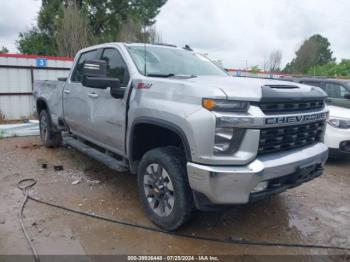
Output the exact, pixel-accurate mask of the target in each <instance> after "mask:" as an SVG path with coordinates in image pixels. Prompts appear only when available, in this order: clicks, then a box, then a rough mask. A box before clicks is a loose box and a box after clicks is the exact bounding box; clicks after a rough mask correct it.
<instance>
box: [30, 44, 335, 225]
mask: <svg viewBox="0 0 350 262" xmlns="http://www.w3.org/2000/svg"><path fill="white" fill-rule="evenodd" d="M60 80H61V81H42V82H36V83H35V90H34V97H35V101H36V110H37V113H38V115H39V119H40V134H41V139H42V141H43V143H44V144H45V145H46V146H48V147H56V146H59V145H60V144H61V142H62V141H63V142H64V143H65V144H67V145H70V146H72V147H74V148H76V149H78V150H80V151H82V152H84V153H86V154H88V155H89V156H91V157H93V158H95V159H97V160H99V161H101V162H103V163H105V164H106V165H108V166H109V167H111V168H113V169H115V170H118V171H129V172H130V173H132V174H137V177H138V190H139V195H140V199H141V202H142V204H143V206H144V208H145V212H146V213H147V215H148V216H149V217H150V219H151V220H152V221H153V222H154V223H155V224H156V225H158V226H160V227H161V228H163V229H166V230H175V229H177V228H178V227H180V226H181V225H183V224H184V223H185V222H187V221H189V220H190V218H191V216H192V214H193V212H194V211H195V210H196V209H200V210H211V209H215V208H217V207H220V206H226V205H233V204H246V203H248V202H251V201H255V200H258V199H261V198H263V197H266V196H270V195H272V194H276V193H280V192H282V191H284V190H286V189H289V188H292V187H295V186H298V185H300V184H302V183H304V182H307V181H309V180H312V179H314V178H316V177H318V176H320V175H322V172H323V166H324V163H325V161H326V159H327V157H328V150H327V147H326V146H325V145H324V144H323V136H324V130H325V121H326V119H327V117H328V108H327V105H326V103H325V99H326V94H325V93H324V92H323V91H322V90H321V89H319V88H318V87H312V86H307V85H303V84H298V83H287V82H279V81H274V80H265V79H252V78H235V77H232V76H230V75H228V74H227V73H226V72H225V71H224V70H222V69H220V68H218V67H217V66H216V65H215V64H213V63H212V62H210V61H209V60H208V59H206V58H205V57H203V56H201V55H199V54H196V53H195V52H193V51H192V50H190V49H189V48H177V47H174V46H164V45H149V44H147V45H145V44H129V43H110V44H103V45H98V46H93V47H89V48H86V49H84V50H81V51H80V52H79V53H78V54H77V56H76V58H75V63H74V66H73V68H72V70H71V72H70V74H69V76H68V78H67V79H65V80H64V81H63V79H60Z"/></svg>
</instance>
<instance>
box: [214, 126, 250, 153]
mask: <svg viewBox="0 0 350 262" xmlns="http://www.w3.org/2000/svg"><path fill="white" fill-rule="evenodd" d="M244 133H245V130H244V129H240V128H232V127H231V128H228V127H216V129H215V145H214V154H215V155H232V154H233V153H235V152H236V151H237V150H238V148H239V146H240V143H241V141H242V138H243V136H244Z"/></svg>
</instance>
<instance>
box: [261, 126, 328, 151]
mask: <svg viewBox="0 0 350 262" xmlns="http://www.w3.org/2000/svg"><path fill="white" fill-rule="evenodd" d="M324 128H325V122H324V121H320V122H315V123H311V124H305V125H299V126H287V127H276V128H265V129H261V133H260V142H259V151H258V154H259V155H262V154H268V153H274V152H280V151H286V150H290V149H294V148H298V147H304V146H308V145H312V144H315V143H318V142H321V141H322V136H323V132H324Z"/></svg>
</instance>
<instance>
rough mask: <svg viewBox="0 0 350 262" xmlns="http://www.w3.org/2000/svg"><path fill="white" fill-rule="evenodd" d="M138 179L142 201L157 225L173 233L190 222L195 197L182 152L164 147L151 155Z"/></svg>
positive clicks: (146, 155)
mask: <svg viewBox="0 0 350 262" xmlns="http://www.w3.org/2000/svg"><path fill="white" fill-rule="evenodd" d="M159 168H160V170H159ZM164 171H165V172H164ZM137 178H138V179H137V180H138V187H139V188H138V190H139V195H140V200H141V202H142V205H143V207H144V209H145V211H146V213H147V215H148V217H149V218H150V219H151V221H152V222H153V223H154V224H156V225H157V226H159V227H160V228H162V229H164V230H167V231H173V230H176V229H178V228H179V227H181V226H182V225H184V224H185V223H186V222H188V221H190V220H191V218H192V216H193V212H194V202H193V195H192V190H191V189H190V186H189V183H188V178H187V171H186V160H185V158H184V153H183V152H182V151H181V150H180V149H178V148H176V147H164V148H156V149H152V150H150V151H148V152H147V153H146V154H145V155H144V156H143V158H142V160H141V162H140V165H139V168H138V172H137ZM157 183H158V184H157ZM147 196H148V197H147Z"/></svg>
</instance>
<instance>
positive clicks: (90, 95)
mask: <svg viewBox="0 0 350 262" xmlns="http://www.w3.org/2000/svg"><path fill="white" fill-rule="evenodd" d="M88 96H89V97H91V98H98V94H96V93H88Z"/></svg>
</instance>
